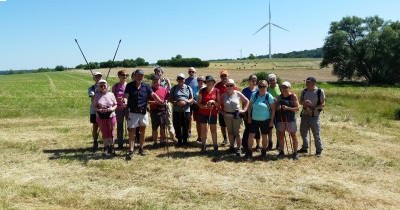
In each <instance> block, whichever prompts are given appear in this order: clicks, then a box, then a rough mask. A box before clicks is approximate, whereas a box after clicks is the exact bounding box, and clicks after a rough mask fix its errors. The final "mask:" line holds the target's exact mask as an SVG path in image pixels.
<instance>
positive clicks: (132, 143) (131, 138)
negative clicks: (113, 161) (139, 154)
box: [129, 128, 136, 152]
mask: <svg viewBox="0 0 400 210" xmlns="http://www.w3.org/2000/svg"><path fill="white" fill-rule="evenodd" d="M135 136H136V129H135V128H129V151H131V152H133V149H134V147H135Z"/></svg>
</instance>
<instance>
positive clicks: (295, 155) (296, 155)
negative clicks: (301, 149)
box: [292, 152, 299, 160]
mask: <svg viewBox="0 0 400 210" xmlns="http://www.w3.org/2000/svg"><path fill="white" fill-rule="evenodd" d="M292 158H293V160H298V159H299V154H297V152H296V153H293V155H292Z"/></svg>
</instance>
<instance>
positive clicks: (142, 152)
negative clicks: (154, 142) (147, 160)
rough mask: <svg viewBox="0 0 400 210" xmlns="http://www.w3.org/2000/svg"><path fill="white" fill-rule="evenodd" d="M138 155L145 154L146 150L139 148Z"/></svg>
mask: <svg viewBox="0 0 400 210" xmlns="http://www.w3.org/2000/svg"><path fill="white" fill-rule="evenodd" d="M139 155H141V156H146V155H147V152H146V151H145V150H144V149H143V148H139Z"/></svg>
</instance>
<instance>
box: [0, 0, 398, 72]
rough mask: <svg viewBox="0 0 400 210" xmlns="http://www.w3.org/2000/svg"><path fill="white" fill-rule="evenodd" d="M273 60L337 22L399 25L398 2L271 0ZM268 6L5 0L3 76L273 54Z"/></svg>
mask: <svg viewBox="0 0 400 210" xmlns="http://www.w3.org/2000/svg"><path fill="white" fill-rule="evenodd" d="M271 10H272V22H273V23H275V24H277V25H280V26H282V27H284V28H286V29H288V30H289V32H286V31H282V30H280V29H276V28H273V30H272V53H279V52H290V51H295V50H304V49H314V48H317V47H321V46H322V45H323V42H324V39H325V38H326V36H327V31H328V29H329V25H330V23H331V22H332V21H339V20H340V19H341V18H342V17H344V16H349V15H355V16H360V17H367V16H373V15H378V16H380V17H382V18H384V19H386V20H393V21H397V20H399V15H398V14H399V11H400V1H397V0H380V1H377V0H330V1H322V0H296V1H295V0H271ZM267 21H268V1H267V0H248V1H243V0H214V1H211V0H168V1H167V0H113V1H111V0H107V1H106V0H64V1H61V0H57V1H56V0H6V1H4V0H3V1H1V0H0V69H2V70H9V69H14V70H17V69H36V68H39V67H55V66H56V65H64V66H68V67H74V66H76V65H78V64H81V63H84V60H83V58H82V57H81V54H80V52H79V50H78V48H77V46H76V44H75V42H74V39H75V38H76V39H78V41H79V43H80V45H81V47H82V49H83V51H84V52H85V54H86V57H87V59H88V60H89V61H105V60H109V59H112V57H113V55H114V51H115V48H116V46H117V44H118V40H119V39H122V42H121V46H120V50H119V52H118V55H117V57H116V60H122V59H124V58H136V57H142V58H144V59H146V60H147V61H150V62H156V61H157V60H159V59H168V58H170V57H172V56H175V55H176V54H181V55H183V57H199V58H201V59H217V58H237V57H240V49H242V50H243V55H244V56H247V55H248V54H249V53H254V54H257V55H261V54H263V55H265V54H267V53H268V31H267V30H263V31H261V32H259V33H258V34H256V35H254V36H253V35H252V34H253V33H254V32H255V31H257V30H258V29H259V28H260V27H261V26H262V25H264V24H265V23H266V22H267Z"/></svg>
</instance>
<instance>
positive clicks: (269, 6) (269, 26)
mask: <svg viewBox="0 0 400 210" xmlns="http://www.w3.org/2000/svg"><path fill="white" fill-rule="evenodd" d="M268 11H269V19H268V22H267V23H266V24H265V25H263V26H262V27H261V28H260V29H258V31H256V32H255V33H254V34H253V35H256V34H257V33H258V32H260V31H261V30H263V29H264V28H265V27H267V26H268V29H269V59H271V57H272V56H271V26H275V27H277V28H280V29H282V30H285V31H288V32H289V30H287V29H285V28H283V27H281V26H278V25H276V24H275V23H272V22H271V1H270V2H269V3H268Z"/></svg>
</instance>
